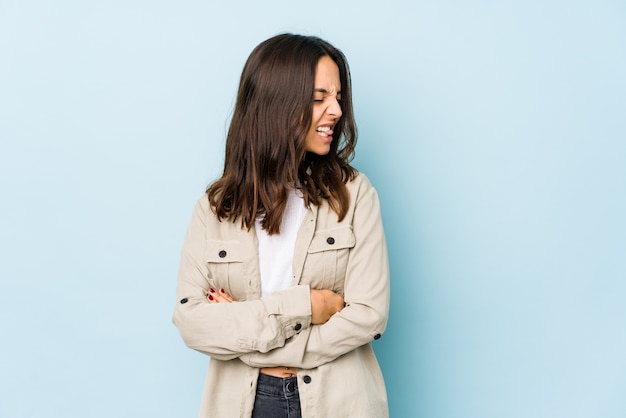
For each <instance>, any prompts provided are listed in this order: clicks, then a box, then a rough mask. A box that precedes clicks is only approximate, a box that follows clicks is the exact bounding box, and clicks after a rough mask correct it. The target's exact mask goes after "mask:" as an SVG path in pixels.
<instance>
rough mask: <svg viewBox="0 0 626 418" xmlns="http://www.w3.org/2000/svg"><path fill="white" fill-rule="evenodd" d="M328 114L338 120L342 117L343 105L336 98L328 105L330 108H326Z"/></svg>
mask: <svg viewBox="0 0 626 418" xmlns="http://www.w3.org/2000/svg"><path fill="white" fill-rule="evenodd" d="M326 113H328V114H329V115H330V116H333V117H335V118H336V119H339V118H340V117H341V115H342V112H341V104H340V103H339V101H338V100H337V99H336V98H331V99H330V103H329V104H328V107H327V108H326Z"/></svg>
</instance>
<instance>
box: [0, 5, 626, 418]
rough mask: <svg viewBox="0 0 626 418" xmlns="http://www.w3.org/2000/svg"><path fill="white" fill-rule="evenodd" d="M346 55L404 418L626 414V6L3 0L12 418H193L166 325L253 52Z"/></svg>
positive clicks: (5, 363)
mask: <svg viewBox="0 0 626 418" xmlns="http://www.w3.org/2000/svg"><path fill="white" fill-rule="evenodd" d="M283 31H295V32H300V33H305V34H314V35H319V36H322V37H325V38H327V39H329V40H330V41H331V42H333V43H334V44H336V45H337V46H339V47H340V48H341V49H342V50H343V51H344V52H345V53H346V55H347V56H348V58H349V61H350V64H351V67H352V72H353V79H354V92H355V94H354V96H355V106H356V112H357V118H358V122H359V127H360V143H359V147H358V153H357V159H356V161H355V163H356V165H357V167H358V168H360V169H361V170H362V171H364V172H365V173H367V174H368V175H369V177H370V178H371V180H372V182H373V183H374V185H375V186H376V187H377V188H378V190H379V193H380V196H381V200H382V205H383V211H384V222H385V226H386V231H387V235H388V241H389V250H390V260H391V267H392V273H393V277H392V303H393V305H392V309H391V318H390V323H389V327H388V331H387V332H386V334H385V335H384V337H383V338H382V339H381V340H380V341H378V342H376V343H375V349H376V351H377V353H378V356H379V359H380V362H381V365H382V368H383V371H384V374H385V378H386V381H387V385H388V391H389V399H390V408H391V415H392V417H394V418H395V417H424V418H502V417H507V418H509V417H511V418H517V417H520V418H521V417H523V418H554V417H563V418H577V417H581V418H583V417H585V418H587V417H589V418H591V417H594V418H595V417H601V418H618V417H619V418H623V417H625V416H626V397H625V396H624V393H626V355H625V354H624V353H626V303H625V302H624V301H625V299H626V238H625V237H626V221H625V217H624V213H625V212H626V163H625V160H626V144H625V140H626V123H625V122H624V120H626V117H625V113H626V81H625V80H626V76H625V74H626V6H625V4H624V3H623V2H618V1H606V0H605V1H591V0H588V1H556V0H548V1H527V2H512V1H502V2H497V1H469V2H461V1H437V2H424V1H404V2H400V1H393V0H391V1H389V2H386V3H380V2H368V1H356V0H355V1H345V2H328V1H321V2H314V3H296V2H290V1H276V0H270V1H265V2H254V3H253V2H249V3H247V2H243V1H231V2H228V5H226V4H225V2H224V3H222V4H217V5H216V4H210V3H209V2H201V1H197V0H183V1H179V2H165V1H147V0H145V1H142V0H125V1H122V0H113V1H108V2H84V1H83V2H81V1H78V0H76V1H70V0H64V1H58V2H46V1H42V0H0V61H1V64H0V141H1V142H0V199H1V200H0V202H1V204H0V210H1V216H0V257H1V262H0V278H1V282H0V295H1V297H2V301H1V302H0V335H1V338H2V343H1V344H0V416H2V417H7V418H18V417H19V418H22V417H23V418H34V417H112V416H115V417H153V418H157V417H163V418H171V417H193V416H196V413H197V409H198V406H199V402H200V393H201V387H202V384H203V378H204V373H205V369H206V364H207V358H206V357H204V356H202V355H200V354H197V353H195V352H193V351H190V350H188V349H187V348H185V347H184V345H183V343H182V341H181V340H180V338H179V337H178V334H177V331H176V330H175V328H174V326H173V325H171V323H170V316H171V309H172V306H173V292H174V286H175V279H176V271H177V266H178V255H179V251H180V245H181V242H182V237H183V234H184V231H185V228H186V224H187V221H188V219H189V215H190V212H191V208H192V205H193V203H194V201H195V199H196V198H198V197H199V196H200V194H201V193H202V191H203V189H204V187H205V185H206V184H207V183H208V182H209V181H210V180H211V179H213V178H214V177H215V176H217V175H218V174H219V172H220V170H221V163H222V154H223V144H224V136H225V131H226V126H227V120H228V117H229V114H230V111H231V108H232V105H233V101H234V97H235V90H236V88H237V81H238V77H239V74H240V71H241V68H242V66H243V63H244V61H245V59H246V58H247V55H248V54H249V53H250V51H251V50H252V48H253V47H254V46H255V45H256V44H258V43H259V42H260V41H262V40H264V39H266V38H267V37H269V36H272V35H274V34H276V33H278V32H283Z"/></svg>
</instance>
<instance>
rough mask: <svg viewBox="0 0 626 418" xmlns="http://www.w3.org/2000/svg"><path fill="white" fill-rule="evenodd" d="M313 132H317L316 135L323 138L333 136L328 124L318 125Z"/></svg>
mask: <svg viewBox="0 0 626 418" xmlns="http://www.w3.org/2000/svg"><path fill="white" fill-rule="evenodd" d="M315 132H317V134H318V135H320V136H323V137H325V138H327V137H329V136H333V130H332V129H330V126H318V127H317V128H316V129H315Z"/></svg>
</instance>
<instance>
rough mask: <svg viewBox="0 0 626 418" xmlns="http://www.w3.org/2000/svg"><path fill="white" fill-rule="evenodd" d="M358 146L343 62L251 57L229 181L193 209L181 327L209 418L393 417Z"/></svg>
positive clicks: (381, 294) (380, 293)
mask: <svg viewBox="0 0 626 418" xmlns="http://www.w3.org/2000/svg"><path fill="white" fill-rule="evenodd" d="M355 144H356V125H355V122H354V118H353V112H352V100H351V86H350V73H349V69H348V64H347V62H346V60H345V57H344V56H343V54H342V53H341V52H340V51H339V50H337V49H336V48H334V47H333V46H332V45H330V44H329V43H327V42H325V41H323V40H321V39H319V38H316V37H310V36H300V35H291V34H283V35H278V36H276V37H273V38H271V39H268V40H266V41H265V42H263V43H261V44H260V45H259V46H257V47H256V48H255V49H254V51H253V52H252V54H251V55H250V57H249V58H248V61H247V62H246V65H245V67H244V70H243V73H242V76H241V81H240V86H239V92H238V95H237V102H236V105H235V111H234V114H233V118H232V121H231V124H230V129H229V131H228V137H227V141H226V158H225V163H224V173H223V175H222V177H221V178H220V179H218V180H217V181H216V182H214V183H213V184H212V185H211V186H210V187H209V188H208V189H207V192H206V194H205V195H204V196H203V197H202V198H201V199H200V200H199V201H198V202H197V204H196V206H195V209H194V211H193V215H192V219H191V222H190V225H189V228H188V231H187V235H186V238H185V242H184V246H183V251H182V256H181V265H180V272H179V277H178V286H177V301H176V306H175V310H174V317H173V321H174V323H175V324H176V326H177V327H178V329H179V331H180V333H181V335H182V337H183V340H184V341H185V343H186V344H187V345H188V346H189V347H190V348H193V349H195V350H198V351H200V352H202V353H205V354H208V355H209V356H211V361H210V363H209V370H208V374H207V378H206V383H205V388H204V396H203V402H202V406H201V412H200V416H201V417H219V418H222V417H250V416H252V417H272V418H278V417H300V416H302V417H313V416H314V417H322V418H327V417H386V416H387V415H388V412H387V397H386V392H385V386H384V382H383V378H382V374H381V372H380V369H379V366H378V363H377V361H376V358H375V356H374V353H373V351H372V348H371V346H370V342H371V341H372V340H375V339H378V338H380V335H381V334H382V332H383V331H384V328H385V325H386V322H387V315H388V308H389V272H388V264H387V252H386V246H385V238H384V234H383V228H382V222H381V217H380V209H379V203H378V197H377V194H376V191H375V190H374V189H373V188H372V186H371V184H370V183H369V181H368V180H367V178H366V177H365V176H364V175H363V174H360V173H358V172H357V171H356V170H355V169H354V168H353V167H351V166H350V164H349V161H350V160H351V159H352V157H353V154H354V147H355Z"/></svg>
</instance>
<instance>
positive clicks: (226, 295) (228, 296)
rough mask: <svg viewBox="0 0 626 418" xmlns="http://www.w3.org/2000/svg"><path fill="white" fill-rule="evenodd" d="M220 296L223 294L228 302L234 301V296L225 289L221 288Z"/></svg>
mask: <svg viewBox="0 0 626 418" xmlns="http://www.w3.org/2000/svg"><path fill="white" fill-rule="evenodd" d="M219 296H221V297H222V298H223V299H224V300H226V301H228V302H232V301H233V298H232V296H230V295H229V294H228V292H226V291H225V290H224V289H220V292H219Z"/></svg>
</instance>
